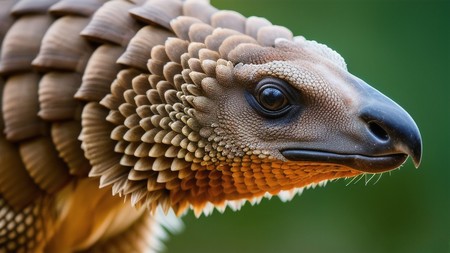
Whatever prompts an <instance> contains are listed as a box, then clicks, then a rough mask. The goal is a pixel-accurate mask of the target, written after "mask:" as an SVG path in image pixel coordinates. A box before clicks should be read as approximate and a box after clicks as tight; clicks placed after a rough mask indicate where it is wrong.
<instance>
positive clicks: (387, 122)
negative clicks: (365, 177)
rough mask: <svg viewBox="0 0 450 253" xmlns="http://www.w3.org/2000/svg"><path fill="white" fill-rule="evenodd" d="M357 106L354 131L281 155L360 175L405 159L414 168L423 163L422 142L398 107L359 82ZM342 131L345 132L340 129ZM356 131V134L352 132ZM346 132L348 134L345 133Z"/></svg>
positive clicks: (355, 86) (398, 163) (412, 123)
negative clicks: (331, 165) (327, 142)
mask: <svg viewBox="0 0 450 253" xmlns="http://www.w3.org/2000/svg"><path fill="white" fill-rule="evenodd" d="M353 87H354V88H355V90H357V93H358V100H357V101H358V102H357V103H354V104H355V106H356V107H353V108H352V110H353V111H354V112H356V113H353V114H352V115H353V116H352V121H353V122H352V123H354V124H355V125H356V126H357V127H356V128H352V129H351V130H339V129H337V130H335V129H333V130H334V131H340V132H339V133H338V134H335V135H334V136H332V137H331V138H334V139H333V140H330V143H339V144H338V145H334V146H333V145H324V144H320V145H319V146H315V147H314V148H313V149H310V148H309V149H308V148H306V149H305V148H297V147H294V148H288V149H285V150H281V154H282V155H283V156H284V157H285V158H286V159H288V160H291V161H310V162H323V163H333V164H340V165H345V166H348V167H351V168H353V169H356V170H360V171H363V172H369V173H376V172H384V171H388V170H391V169H395V168H397V167H399V166H401V165H402V164H403V163H404V162H405V161H406V159H407V158H408V156H410V157H411V158H412V161H413V163H414V165H415V167H416V168H417V167H419V165H420V162H421V160H422V139H421V136H420V132H419V129H418V127H417V125H416V123H415V122H414V120H413V119H412V118H411V116H410V115H409V114H408V113H407V112H406V111H405V110H404V109H403V108H401V107H400V106H399V105H397V104H396V103H395V102H393V101H392V100H391V99H389V98H387V97H386V96H384V95H383V94H381V93H380V92H378V91H377V90H375V89H374V88H372V87H370V86H369V85H367V84H365V83H364V82H363V81H361V80H360V79H357V80H356V82H355V83H353ZM341 129H345V128H341ZM355 129H356V130H355ZM346 131H347V132H346Z"/></svg>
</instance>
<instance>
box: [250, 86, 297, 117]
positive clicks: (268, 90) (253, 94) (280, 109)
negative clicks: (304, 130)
mask: <svg viewBox="0 0 450 253" xmlns="http://www.w3.org/2000/svg"><path fill="white" fill-rule="evenodd" d="M245 96H246V98H247V101H248V103H249V104H250V106H251V107H253V109H254V110H255V111H256V112H257V113H259V114H260V115H262V116H264V117H266V118H280V117H282V116H284V115H286V114H287V113H288V112H289V111H291V109H293V108H294V107H295V108H299V93H298V91H297V90H296V89H295V88H294V87H292V86H291V85H290V84H289V83H287V82H286V81H284V80H281V79H278V78H274V77H267V78H264V79H262V80H261V81H259V82H258V84H257V85H256V87H255V88H254V90H253V91H247V92H246V94H245Z"/></svg>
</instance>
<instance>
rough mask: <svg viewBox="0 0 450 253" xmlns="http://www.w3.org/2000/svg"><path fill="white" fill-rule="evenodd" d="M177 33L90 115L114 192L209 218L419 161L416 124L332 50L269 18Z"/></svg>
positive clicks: (96, 165) (125, 75)
mask: <svg viewBox="0 0 450 253" xmlns="http://www.w3.org/2000/svg"><path fill="white" fill-rule="evenodd" d="M252 20H253V21H255V20H256V21H260V20H259V19H257V18H250V19H249V21H250V22H247V24H251V23H258V24H260V23H264V22H256V21H255V22H253V21H252ZM143 29H145V28H143ZM149 29H150V31H149V32H152V31H153V32H155V31H154V30H151V29H153V28H149ZM171 29H172V30H173V32H174V34H172V35H168V36H167V37H170V38H168V39H164V42H163V43H161V45H155V46H153V48H152V53H151V57H150V59H149V61H148V64H147V67H148V71H149V73H140V71H137V70H133V69H127V70H122V71H121V72H120V73H119V75H118V76H117V79H116V80H115V82H114V83H113V85H112V87H111V94H109V95H108V96H106V97H105V98H104V99H103V100H102V101H101V102H100V104H98V103H90V104H88V105H87V106H86V107H85V109H84V112H83V131H82V134H81V140H82V141H83V149H84V150H85V154H86V157H87V158H88V159H89V160H90V161H91V164H92V166H93V168H92V170H91V172H90V176H94V177H100V183H101V186H107V185H111V186H112V190H113V193H114V194H120V195H125V196H129V197H130V198H131V201H132V203H133V204H144V205H146V206H148V207H149V208H150V209H154V208H155V207H156V206H158V205H162V206H163V207H164V208H165V209H169V208H173V209H174V210H175V211H176V212H177V213H181V212H183V211H184V210H186V208H188V207H190V206H191V207H192V208H194V210H195V211H196V213H197V214H200V213H201V212H202V211H205V210H207V208H206V207H208V206H212V205H213V206H214V207H217V208H225V207H226V206H227V205H230V206H233V205H235V204H236V203H239V201H242V200H249V201H255V200H258V199H260V198H261V197H263V196H267V195H276V194H279V193H283V194H285V193H286V192H290V193H295V192H296V191H298V190H299V189H301V188H302V187H305V186H308V185H311V184H317V183H321V182H324V181H326V180H331V179H336V178H342V177H353V176H357V175H359V174H361V173H365V172H369V173H378V172H384V171H387V170H391V169H394V168H397V167H399V166H400V165H401V164H402V163H403V162H404V161H405V160H406V158H407V157H408V156H411V157H412V158H413V161H414V163H415V164H416V166H417V165H418V164H419V163H420V159H421V139H420V134H419V131H418V129H417V126H416V125H415V123H414V121H413V120H412V119H411V117H410V116H409V115H408V114H407V113H406V112H405V111H404V110H403V109H402V108H401V107H399V106H398V105H397V104H395V103H394V102H393V101H391V100H390V99H388V98H387V97H385V96H384V95H382V94H381V93H379V92H378V91H376V90H375V89H373V88H372V87H370V86H369V85H367V84H366V83H364V82H363V81H362V80H360V79H358V78H357V77H355V76H353V75H351V74H350V73H349V72H348V71H347V68H346V64H345V62H344V60H343V59H342V57H341V56H340V55H339V54H337V53H336V52H335V51H333V50H331V49H329V48H328V47H327V46H325V45H322V44H319V43H317V42H314V41H308V40H306V39H304V38H303V37H292V34H291V32H290V31H289V30H287V29H286V28H284V27H279V26H272V25H267V24H266V23H264V25H262V26H259V25H258V26H256V25H253V26H252V25H248V27H247V28H246V30H245V31H242V30H241V31H239V30H233V29H227V28H218V27H213V26H210V25H209V24H205V23H203V22H200V21H199V20H195V19H194V18H188V17H180V18H178V19H175V20H173V21H172V22H171ZM211 204H212V205H211ZM205 208H206V209H205Z"/></svg>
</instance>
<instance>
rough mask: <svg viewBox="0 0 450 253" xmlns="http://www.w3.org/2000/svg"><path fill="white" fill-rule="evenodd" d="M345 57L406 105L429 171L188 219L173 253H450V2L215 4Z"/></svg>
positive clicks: (410, 170)
mask: <svg viewBox="0 0 450 253" xmlns="http://www.w3.org/2000/svg"><path fill="white" fill-rule="evenodd" d="M212 3H213V4H214V5H215V6H217V7H218V8H220V9H232V10H236V11H239V12H241V13H242V14H244V15H245V16H252V15H255V16H262V17H266V18H267V19H269V20H270V21H271V22H272V23H274V24H278V25H283V26H286V27H288V28H290V29H291V30H292V31H293V33H294V34H295V35H303V36H305V37H306V38H308V39H313V40H317V41H319V42H322V43H325V44H327V45H328V46H330V47H331V48H333V49H335V50H336V51H338V52H339V53H340V54H341V55H342V56H343V57H344V58H345V59H346V62H347V64H348V67H349V70H350V71H351V72H352V73H353V74H355V75H357V76H359V77H360V78H362V79H363V80H365V81H366V82H367V83H369V84H371V85H372V86H374V87H376V88H377V89H379V90H380V91H382V92H383V93H384V94H386V95H387V96H389V97H391V98H392V99H393V100H395V101H396V102H397V103H399V104H400V105H402V106H403V107H404V108H405V109H406V110H407V111H408V112H409V113H410V114H411V116H412V117H413V118H414V119H415V121H416V122H417V124H418V126H419V128H420V130H421V133H422V138H423V140H424V156H423V162H422V165H421V166H420V168H419V169H417V170H416V169H415V168H414V167H413V165H412V162H411V161H408V162H407V163H406V165H405V166H403V167H402V168H401V169H400V170H396V171H394V172H392V173H391V174H390V175H389V174H385V175H383V177H382V178H381V180H380V181H379V182H378V183H376V184H375V185H374V184H373V181H372V182H370V183H369V184H368V185H365V184H364V181H363V180H362V181H360V182H359V183H357V184H350V185H348V186H347V183H348V181H344V180H339V181H337V182H333V183H329V184H328V185H327V186H326V187H324V188H322V187H321V188H316V189H314V190H307V191H306V192H304V193H303V195H302V196H297V197H296V198H294V200H293V201H291V202H288V203H282V202H281V201H280V200H279V199H278V198H273V199H272V200H270V201H269V200H265V201H263V202H262V203H261V204H260V205H258V206H250V205H246V206H245V207H244V208H243V209H242V210H241V211H240V212H232V211H231V210H227V211H226V212H225V214H219V213H218V212H214V214H213V215H212V216H210V217H207V218H205V217H202V218H200V219H196V218H194V216H193V214H192V213H189V214H188V215H187V216H186V217H185V218H184V221H185V224H186V228H185V230H184V232H183V233H181V234H179V235H176V236H173V237H172V238H171V239H170V241H169V242H168V243H167V244H168V249H169V250H167V252H170V253H180V252H183V253H189V252H196V253H222V252H223V253H225V252H226V253H232V252H233V253H263V252H264V253H266V252H267V253H269V252H270V253H272V252H282V253H293V252H303V253H322V252H327V253H329V252H336V253H340V252H345V253H353V252H354V253H372V252H374V253H375V252H377V253H378V252H382V253H385V252H386V253H390V252H399V253H403V252H405V253H406V252H408V253H415V252H417V253H428V252H430V253H440V252H446V253H448V252H450V250H449V245H450V180H449V179H450V152H449V151H450V148H449V146H448V145H449V143H450V134H449V133H450V119H449V118H450V96H449V94H450V93H449V87H450V2H449V1H432V0H423V1H406V0H405V1H387V0H386V1H374V0H365V1H338V0H335V1H324V0H319V1H313V0H310V1H303V0H302V1H299V0H297V1H294V0H291V1H287V0H285V1H283V0H281V1H274V0H272V1H267V0H266V1H264V0H263V1H262V0H246V1H238V0H213V1H212Z"/></svg>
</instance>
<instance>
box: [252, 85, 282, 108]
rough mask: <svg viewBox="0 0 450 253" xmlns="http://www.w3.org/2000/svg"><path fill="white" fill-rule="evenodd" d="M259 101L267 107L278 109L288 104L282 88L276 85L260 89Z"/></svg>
mask: <svg viewBox="0 0 450 253" xmlns="http://www.w3.org/2000/svg"><path fill="white" fill-rule="evenodd" d="M259 102H260V104H261V105H262V106H263V107H264V108H265V109H267V110H270V111H277V110H280V109H283V108H284V107H285V106H286V104H287V99H286V96H285V95H284V93H283V92H282V91H281V90H279V89H277V88H274V87H266V88H262V89H261V91H260V94H259Z"/></svg>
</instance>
